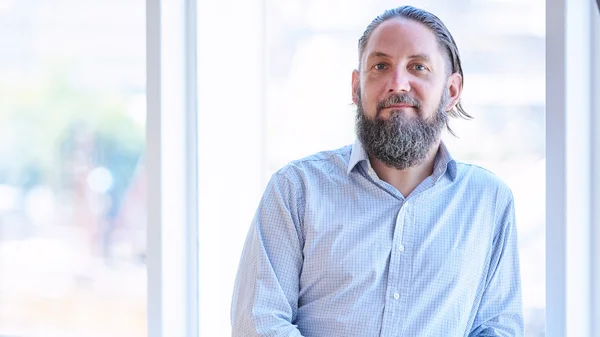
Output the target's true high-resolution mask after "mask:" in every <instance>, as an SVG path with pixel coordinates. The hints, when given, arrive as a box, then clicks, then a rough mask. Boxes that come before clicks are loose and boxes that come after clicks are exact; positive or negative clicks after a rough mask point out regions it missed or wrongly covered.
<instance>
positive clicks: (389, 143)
mask: <svg viewBox="0 0 600 337" xmlns="http://www.w3.org/2000/svg"><path fill="white" fill-rule="evenodd" d="M460 81H461V78H460V75H458V74H452V75H450V77H449V76H448V74H447V69H446V58H445V56H444V54H442V51H441V50H440V48H439V46H438V42H437V40H436V37H435V35H434V34H433V32H431V31H430V30H429V29H428V28H427V27H425V26H424V25H422V24H420V23H418V22H415V21H412V20H407V19H402V18H394V19H390V20H387V21H385V22H383V23H382V24H381V25H380V26H379V27H377V28H376V29H375V30H374V31H373V33H372V35H371V37H370V39H369V41H368V43H367V45H366V47H365V50H364V52H363V55H362V59H361V67H360V70H355V71H354V72H353V74H352V90H353V101H354V103H355V104H356V105H357V107H358V111H357V132H358V136H359V139H360V140H361V142H362V143H363V146H364V147H365V150H367V153H368V154H369V155H371V156H375V157H376V158H377V159H379V160H381V161H383V162H384V163H385V164H386V165H388V166H392V167H396V168H398V169H405V168H408V167H410V166H413V165H416V164H418V163H420V162H421V161H422V160H424V159H425V156H426V155H427V153H428V150H429V149H430V148H431V146H433V145H434V144H437V141H438V140H439V137H440V134H441V130H442V128H443V126H444V125H445V122H446V120H447V115H446V111H448V110H449V109H450V108H451V107H452V104H453V103H455V102H456V101H457V100H458V95H459V94H460V89H461V88H460Z"/></svg>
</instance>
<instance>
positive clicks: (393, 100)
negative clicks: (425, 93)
mask: <svg viewBox="0 0 600 337" xmlns="http://www.w3.org/2000/svg"><path fill="white" fill-rule="evenodd" d="M396 104H410V105H412V106H413V107H414V108H415V110H417V111H419V110H420V109H421V103H419V101H417V100H416V99H415V98H413V97H411V96H410V95H408V94H406V93H403V94H392V95H390V97H388V98H386V99H384V100H382V101H380V102H379V103H377V112H379V111H381V110H383V109H385V108H389V107H391V106H393V105H396Z"/></svg>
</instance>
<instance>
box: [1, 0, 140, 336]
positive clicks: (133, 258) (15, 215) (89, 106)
mask: <svg viewBox="0 0 600 337" xmlns="http://www.w3.org/2000/svg"><path fill="white" fill-rule="evenodd" d="M144 28H145V26H144V3H143V2H141V1H131V0H128V1H102V2H94V3H90V2H85V3H82V2H79V1H73V0H60V1H52V2H47V1H40V0H23V1H13V0H5V1H0V49H1V50H2V52H1V53H0V73H1V74H2V76H0V102H2V103H1V104H0V120H1V123H0V335H2V336H5V335H6V336H28V337H33V336H107V335H108V336H140V337H141V336H145V335H146V334H147V329H146V295H147V293H146V266H145V256H146V191H145V184H146V178H145V164H144V156H143V153H144V149H145V134H144V132H145V131H144V130H145V113H146V109H145V74H144V73H145V63H144V47H145V46H144V37H145V33H144Z"/></svg>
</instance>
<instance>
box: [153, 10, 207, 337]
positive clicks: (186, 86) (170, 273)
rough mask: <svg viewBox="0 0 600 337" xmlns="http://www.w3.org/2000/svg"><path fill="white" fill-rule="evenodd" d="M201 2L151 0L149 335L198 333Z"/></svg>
mask: <svg viewBox="0 0 600 337" xmlns="http://www.w3.org/2000/svg"><path fill="white" fill-rule="evenodd" d="M195 8H196V1H195V0H176V1H162V0H146V82H147V83H146V85H147V89H146V90H147V91H146V97H147V126H146V128H147V129H146V136H147V147H146V158H147V170H148V181H147V183H148V238H147V247H148V248H147V268H148V269H147V270H148V313H147V319H148V321H147V327H148V336H151V337H163V336H198V235H197V233H198V221H197V217H198V206H197V205H198V203H197V200H198V189H197V177H198V173H197V172H198V168H197V163H198V160H197V153H198V151H197V144H198V142H197V127H196V125H197V122H196V121H197V102H196V100H197V94H196V81H197V78H196V64H197V61H196V11H195Z"/></svg>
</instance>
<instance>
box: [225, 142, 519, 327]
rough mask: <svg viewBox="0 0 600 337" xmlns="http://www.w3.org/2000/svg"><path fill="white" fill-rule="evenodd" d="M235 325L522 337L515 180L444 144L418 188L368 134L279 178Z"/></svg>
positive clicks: (245, 260) (240, 279)
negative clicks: (389, 167)
mask: <svg viewBox="0 0 600 337" xmlns="http://www.w3.org/2000/svg"><path fill="white" fill-rule="evenodd" d="M231 322H232V329H233V336H272V337H274V336H277V337H279V336H286V337H287V336H306V337H337V336H339V337H354V336H356V337H370V336H385V337H388V336H390V337H391V336H394V337H397V336H409V337H420V336H424V337H429V336H507V337H508V336H510V337H514V336H523V334H524V332H523V315H522V304H521V282H520V271H519V258H518V252H517V229H516V226H515V217H514V204H513V197H512V193H511V191H510V189H509V188H508V187H507V186H506V185H505V184H504V183H502V182H501V181H500V180H499V179H498V178H497V177H496V176H495V175H494V174H492V173H490V172H488V171H486V170H485V169H482V168H480V167H478V166H475V165H468V164H463V163H459V162H456V161H455V160H453V159H452V158H451V157H450V154H449V153H448V151H447V149H446V147H445V146H444V144H443V143H442V144H441V146H440V149H439V151H438V153H437V155H436V159H435V164H434V172H433V174H432V175H431V176H429V177H428V178H426V179H425V180H424V181H423V182H422V183H421V184H420V185H419V186H417V188H416V189H415V190H414V191H413V192H412V193H411V194H410V195H408V197H406V198H405V197H404V196H402V194H401V193H400V192H399V191H398V190H397V189H396V188H394V187H393V186H391V185H390V184H388V183H386V182H384V181H383V180H380V179H379V178H378V177H377V174H376V173H375V171H374V170H373V168H372V167H371V165H370V163H369V160H368V156H367V154H366V153H365V151H364V149H363V148H362V146H361V144H360V142H358V141H357V142H355V143H354V145H353V146H346V147H343V148H341V149H338V150H335V151H326V152H321V153H318V154H315V155H313V156H310V157H307V158H304V159H301V160H297V161H294V162H291V163H290V164H288V165H287V166H285V167H284V168H282V169H281V170H279V171H278V172H277V173H275V174H274V175H273V177H272V178H271V180H270V182H269V184H268V186H267V188H266V191H265V193H264V196H263V198H262V200H261V203H260V205H259V207H258V210H257V212H256V215H255V217H254V220H253V221H252V225H251V227H250V230H249V232H248V236H247V239H246V243H245V245H244V249H243V253H242V257H241V260H240V265H239V270H238V275H237V279H236V283H235V289H234V294H233V303H232V308H231Z"/></svg>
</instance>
